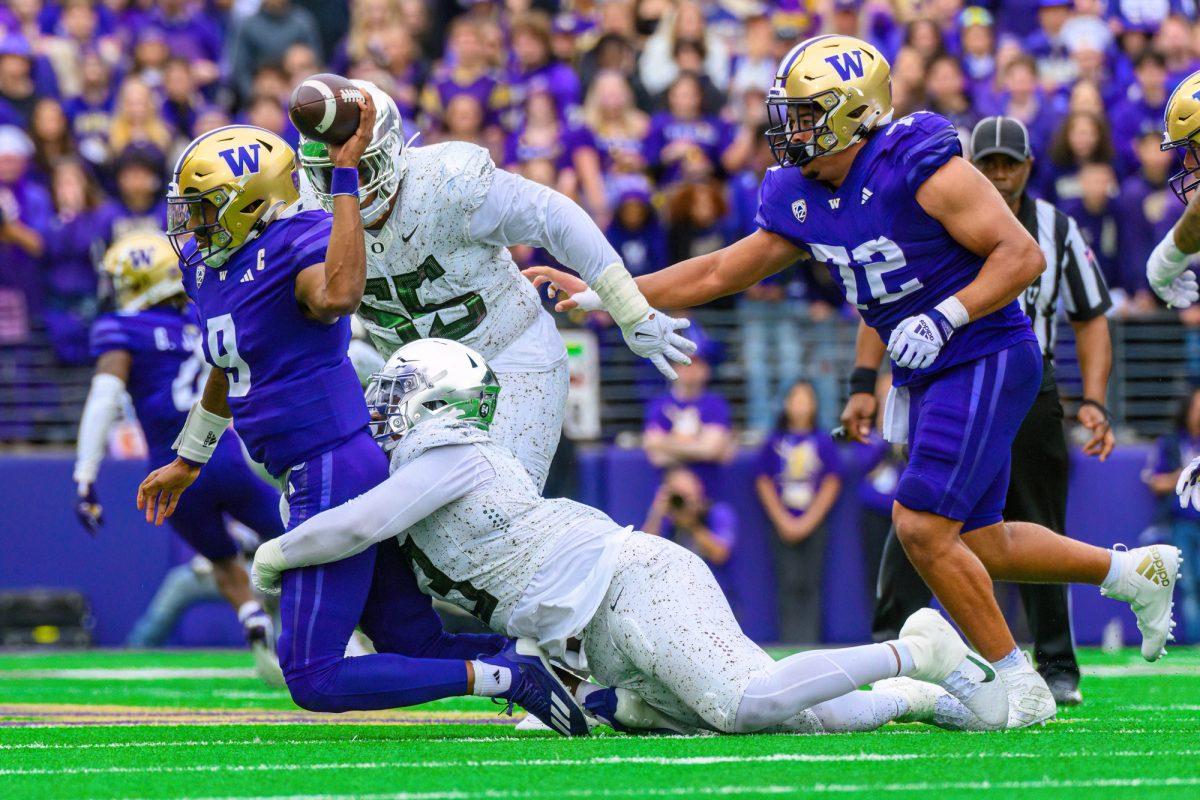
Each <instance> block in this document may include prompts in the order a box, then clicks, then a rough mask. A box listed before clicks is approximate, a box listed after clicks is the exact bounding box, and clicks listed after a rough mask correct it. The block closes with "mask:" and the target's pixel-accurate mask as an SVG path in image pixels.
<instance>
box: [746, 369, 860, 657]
mask: <svg viewBox="0 0 1200 800" xmlns="http://www.w3.org/2000/svg"><path fill="white" fill-rule="evenodd" d="M816 419H817V394H816V391H815V390H814V389H813V386H812V384H810V383H808V382H807V381H799V382H797V383H796V384H795V385H794V386H792V388H791V389H790V390H788V393H787V397H786V398H785V400H784V404H783V412H782V413H781V414H780V418H779V422H778V423H777V425H776V428H775V431H774V432H773V433H772V434H771V435H770V436H769V437H768V438H767V441H766V442H764V443H763V446H762V449H761V450H760V451H759V454H758V463H757V465H756V467H755V474H756V478H755V484H754V485H755V489H756V490H757V491H758V499H759V502H761V503H762V507H763V511H764V512H766V515H767V519H768V520H769V521H770V523H771V525H772V527H773V528H774V529H775V533H776V537H775V539H774V542H775V545H776V546H775V573H776V579H777V581H778V586H779V636H780V640H781V641H784V642H789V643H803V642H819V641H821V597H822V592H821V575H822V573H823V571H824V569H823V568H824V563H823V562H824V554H825V535H826V528H825V521H826V518H827V517H828V516H829V512H830V510H831V509H832V508H833V504H834V503H835V502H837V498H838V495H839V494H840V493H841V491H842V467H841V461H840V459H839V456H838V452H837V447H836V446H835V445H834V443H833V440H832V439H831V438H830V437H829V435H828V434H826V433H824V432H821V431H818V430H816V427H815V425H816Z"/></svg>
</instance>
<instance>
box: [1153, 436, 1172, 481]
mask: <svg viewBox="0 0 1200 800" xmlns="http://www.w3.org/2000/svg"><path fill="white" fill-rule="evenodd" d="M1172 450H1176V451H1178V440H1177V439H1176V438H1175V437H1174V436H1161V437H1159V439H1158V441H1157V442H1155V443H1154V451H1153V452H1152V453H1151V454H1150V472H1151V474H1154V475H1166V474H1167V473H1169V472H1174V471H1175V470H1176V469H1178V468H1179V453H1178V452H1174V453H1172V452H1171V451H1172Z"/></svg>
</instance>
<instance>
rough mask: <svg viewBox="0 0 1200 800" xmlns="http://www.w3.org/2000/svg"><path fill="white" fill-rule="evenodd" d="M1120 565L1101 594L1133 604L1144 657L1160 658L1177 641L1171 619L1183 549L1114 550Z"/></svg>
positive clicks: (1149, 659) (1101, 589)
mask: <svg viewBox="0 0 1200 800" xmlns="http://www.w3.org/2000/svg"><path fill="white" fill-rule="evenodd" d="M1112 557H1113V558H1114V559H1121V562H1120V563H1118V565H1117V578H1116V580H1115V581H1114V582H1113V583H1114V585H1113V586H1107V587H1106V586H1102V587H1101V588H1100V594H1102V595H1104V596H1105V597H1111V598H1112V599H1114V600H1122V601H1124V602H1126V603H1129V606H1130V607H1131V608H1132V609H1133V613H1134V615H1135V616H1136V617H1137V626H1138V630H1139V631H1141V632H1142V658H1144V659H1146V660H1147V661H1157V660H1158V659H1160V658H1161V657H1162V656H1163V655H1165V654H1166V652H1167V648H1166V645H1167V642H1168V641H1169V640H1174V639H1175V635H1174V634H1173V633H1172V629H1173V628H1174V627H1175V620H1174V619H1172V618H1171V611H1172V608H1173V607H1174V605H1175V604H1174V601H1173V599H1172V595H1173V594H1174V592H1175V581H1176V580H1177V579H1178V577H1179V565H1180V564H1181V563H1182V561H1183V559H1182V558H1180V554H1179V549H1178V548H1175V547H1171V546H1170V545H1165V544H1154V545H1149V546H1148V547H1137V548H1134V549H1133V550H1125V551H1122V550H1116V549H1114V550H1113V551H1112Z"/></svg>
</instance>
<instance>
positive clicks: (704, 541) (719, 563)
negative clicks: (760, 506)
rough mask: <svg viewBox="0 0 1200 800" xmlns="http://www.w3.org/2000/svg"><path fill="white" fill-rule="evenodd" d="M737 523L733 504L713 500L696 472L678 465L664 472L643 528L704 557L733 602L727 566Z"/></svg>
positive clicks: (735, 540) (735, 537)
mask: <svg viewBox="0 0 1200 800" xmlns="http://www.w3.org/2000/svg"><path fill="white" fill-rule="evenodd" d="M737 526H738V518H737V512H736V511H735V510H734V508H733V506H732V505H730V504H729V503H725V502H722V501H719V500H718V501H716V502H713V501H712V500H710V499H709V497H708V494H707V492H706V491H705V489H704V482H703V481H702V480H700V478H699V477H698V476H697V475H696V473H695V472H693V471H692V470H690V469H688V468H687V467H682V466H675V467H670V468H668V469H667V471H666V472H664V473H663V481H662V484H661V485H660V486H659V487H658V491H657V492H656V493H655V495H654V502H653V503H652V504H651V505H650V513H649V515H648V516H647V517H646V521H645V522H644V523H643V524H642V530H643V531H645V532H646V533H649V534H651V535H653V536H664V537H666V538H668V539H672V540H674V542H675V543H676V544H678V545H680V546H681V547H686V548H687V549H688V550H691V551H692V552H693V553H695V554H696V555H698V556H700V557H701V558H702V559H704V561H705V563H706V564H708V566H709V568H710V569H711V570H712V571H713V575H715V576H716V578H717V583H719V584H720V585H721V588H722V589H723V590H724V591H725V595H726V597H729V598H730V602H731V604H732V601H733V597H731V596H730V587H729V586H728V582H727V580H726V577H727V576H726V574H725V572H726V570H725V569H724V567H725V565H726V564H728V563H729V558H730V556H731V555H732V554H733V546H734V544H735V543H736V542H737Z"/></svg>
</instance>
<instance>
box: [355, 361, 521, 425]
mask: <svg viewBox="0 0 1200 800" xmlns="http://www.w3.org/2000/svg"><path fill="white" fill-rule="evenodd" d="M499 393H500V385H499V383H497V382H496V376H495V374H493V373H492V370H491V367H489V366H488V365H487V362H486V361H484V360H483V356H481V355H479V354H478V353H476V352H475V351H474V350H472V349H471V348H469V347H467V346H466V345H464V344H460V343H458V342H455V341H452V340H450V339H418V340H417V341H415V342H409V343H408V344H406V345H404V346H403V347H401V348H400V349H399V350H397V351H396V352H395V353H394V354H393V355H392V357H391V358H389V359H388V360H387V363H386V364H384V366H383V369H382V370H380V371H379V372H377V373H375V374H374V375H372V376H371V379H370V381H369V382H368V383H367V394H366V399H367V408H368V409H369V410H370V412H371V434H372V436H374V437H375V440H376V441H380V442H384V443H387V442H393V441H396V440H398V439H399V438H400V437H402V436H404V435H405V434H406V433H407V432H408V431H410V430H412V428H413V427H414V426H415V425H417V424H419V423H420V422H421V421H422V420H424V419H429V418H432V417H438V418H449V419H453V420H460V421H462V422H464V423H467V424H469V425H473V426H475V427H477V428H480V429H482V430H487V429H488V428H489V427H490V426H491V424H492V418H493V417H494V416H495V414H496V397H497V395H498V394H499Z"/></svg>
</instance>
